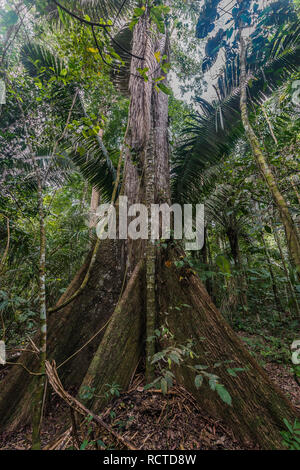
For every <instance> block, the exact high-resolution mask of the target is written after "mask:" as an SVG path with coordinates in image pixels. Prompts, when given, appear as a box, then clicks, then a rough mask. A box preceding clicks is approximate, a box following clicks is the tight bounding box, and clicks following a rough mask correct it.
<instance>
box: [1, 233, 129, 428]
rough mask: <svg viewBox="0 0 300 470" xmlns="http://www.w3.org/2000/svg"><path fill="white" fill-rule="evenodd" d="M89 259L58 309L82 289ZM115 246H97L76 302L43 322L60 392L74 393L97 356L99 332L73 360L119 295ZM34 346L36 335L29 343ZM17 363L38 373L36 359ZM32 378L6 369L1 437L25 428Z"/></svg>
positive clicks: (111, 243) (31, 356)
mask: <svg viewBox="0 0 300 470" xmlns="http://www.w3.org/2000/svg"><path fill="white" fill-rule="evenodd" d="M90 257H91V254H89V255H88V257H87V260H86V262H85V263H84V264H83V266H82V267H81V268H80V270H79V271H78V273H77V274H76V276H75V277H74V279H73V281H72V282H71V284H70V285H69V287H68V289H67V290H66V291H65V292H64V294H63V295H62V296H61V298H60V299H59V301H58V303H57V305H59V304H62V303H63V302H64V301H65V300H66V299H67V298H69V297H70V296H71V295H72V294H73V293H74V292H76V290H77V289H78V287H79V286H80V285H81V284H82V281H83V279H84V277H85V274H86V271H87V269H88V266H89V262H90ZM120 257H121V247H120V244H118V243H116V242H114V241H111V240H107V241H103V242H102V244H101V247H100V249H99V252H98V254H97V260H96V263H95V265H94V267H93V270H92V272H91V276H90V279H89V282H88V283H87V286H86V287H85V289H84V291H83V292H82V293H81V294H80V296H79V297H78V298H77V299H76V301H73V302H72V303H70V304H69V305H68V306H66V307H65V308H64V309H62V310H60V311H58V312H55V313H53V314H51V315H50V317H49V320H48V339H47V351H48V353H47V355H48V359H55V361H56V363H57V365H58V367H59V366H60V365H61V364H62V363H64V362H65V361H66V360H67V362H66V363H65V364H64V365H62V366H61V367H59V369H58V370H59V374H60V378H61V379H62V382H63V384H64V386H65V387H69V386H74V387H77V388H78V387H79V386H80V384H81V382H82V380H83V378H84V375H85V373H86V371H87V369H88V367H89V364H90V361H91V359H92V357H93V355H94V353H95V351H96V350H97V347H98V345H99V343H100V341H101V338H102V337H103V335H104V333H105V330H104V331H101V332H100V333H99V334H98V335H97V336H95V338H94V339H93V340H92V341H91V342H90V343H89V344H87V346H86V347H84V348H83V349H82V350H81V351H80V352H79V353H78V354H76V355H75V356H74V357H71V356H72V355H73V354H74V353H76V352H77V351H79V350H80V349H81V348H82V347H83V346H84V345H85V344H86V342H87V341H89V340H90V339H91V338H92V337H93V336H94V335H95V334H96V333H97V331H99V330H100V329H101V328H102V327H103V326H104V325H105V324H106V323H107V321H108V320H109V318H110V316H111V314H112V312H113V310H114V308H115V305H116V303H117V300H118V296H119V294H120V289H121V274H120V273H121V268H120V266H119V260H120ZM34 342H35V344H38V343H39V335H38V334H37V335H36V337H35V338H34ZM18 363H20V364H23V365H24V366H25V367H26V368H27V369H28V370H29V371H32V372H34V373H37V372H39V359H38V357H37V356H36V355H35V354H32V353H28V352H24V353H23V354H22V355H21V356H20V359H19V360H18ZM35 378H36V376H35V375H30V374H29V373H28V372H27V371H26V370H25V369H24V368H23V367H22V366H21V365H14V366H12V368H11V370H10V371H9V373H8V374H7V375H6V376H5V378H4V379H3V380H2V381H1V387H0V423H1V431H4V430H7V431H12V430H14V429H16V428H17V427H18V426H23V425H25V424H28V423H30V414H31V402H32V392H33V388H34V382H35Z"/></svg>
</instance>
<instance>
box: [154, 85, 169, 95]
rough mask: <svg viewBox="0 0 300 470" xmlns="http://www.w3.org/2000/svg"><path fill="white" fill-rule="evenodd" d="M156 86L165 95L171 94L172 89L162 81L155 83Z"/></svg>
mask: <svg viewBox="0 0 300 470" xmlns="http://www.w3.org/2000/svg"><path fill="white" fill-rule="evenodd" d="M157 88H159V89H160V90H161V91H163V92H164V93H165V94H166V95H172V90H171V89H170V88H168V87H167V86H166V85H164V84H163V83H157Z"/></svg>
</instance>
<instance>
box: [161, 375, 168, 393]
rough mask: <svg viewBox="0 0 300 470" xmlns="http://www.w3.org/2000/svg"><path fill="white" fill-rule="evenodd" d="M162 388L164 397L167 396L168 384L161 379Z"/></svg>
mask: <svg viewBox="0 0 300 470" xmlns="http://www.w3.org/2000/svg"><path fill="white" fill-rule="evenodd" d="M160 388H161V391H162V393H163V394H164V395H166V394H167V393H168V382H167V381H166V379H165V378H162V379H161V381H160Z"/></svg>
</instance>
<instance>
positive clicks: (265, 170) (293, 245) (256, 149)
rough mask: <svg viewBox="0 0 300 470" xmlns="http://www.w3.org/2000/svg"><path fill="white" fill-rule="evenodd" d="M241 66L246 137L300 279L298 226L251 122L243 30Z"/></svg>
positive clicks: (242, 108) (243, 119)
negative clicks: (275, 209) (272, 202)
mask: <svg viewBox="0 0 300 470" xmlns="http://www.w3.org/2000/svg"><path fill="white" fill-rule="evenodd" d="M240 49H241V50H240V66H241V99H240V107H241V116H242V122H243V126H244V129H245V134H246V137H247V139H248V141H249V144H250V146H251V149H252V153H253V156H254V158H255V161H256V163H257V166H258V168H259V169H260V171H261V174H262V176H263V178H264V180H265V181H266V184H267V186H268V188H269V190H270V193H271V194H272V197H273V199H274V202H275V204H276V207H277V208H278V211H279V214H280V218H281V221H282V223H283V226H284V228H285V233H286V238H287V246H288V249H289V252H290V256H291V260H292V262H293V263H294V265H295V267H296V269H297V275H298V278H299V280H300V240H299V235H298V232H297V228H296V226H295V224H294V221H293V219H292V217H291V214H290V212H289V208H288V205H287V202H286V200H285V199H284V197H283V195H282V194H281V192H280V190H279V187H278V185H277V182H276V179H275V176H274V174H273V172H272V170H271V168H270V166H269V165H268V163H267V160H266V158H265V156H264V154H263V151H262V150H261V147H260V143H259V140H258V138H257V136H256V134H255V132H254V130H253V128H252V126H251V124H250V120H249V115H248V108H247V79H246V77H247V74H246V45H245V40H244V38H243V35H242V32H240Z"/></svg>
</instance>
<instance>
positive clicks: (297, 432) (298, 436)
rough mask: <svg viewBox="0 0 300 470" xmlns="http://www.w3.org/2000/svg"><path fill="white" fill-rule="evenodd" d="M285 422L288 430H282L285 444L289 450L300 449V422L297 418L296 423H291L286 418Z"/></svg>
mask: <svg viewBox="0 0 300 470" xmlns="http://www.w3.org/2000/svg"><path fill="white" fill-rule="evenodd" d="M283 422H284V424H285V426H286V428H287V431H281V435H282V437H283V440H282V443H283V445H284V446H285V447H287V448H288V449H289V450H300V422H299V421H298V420H297V419H295V421H294V423H289V421H288V420H287V419H285V418H284V420H283Z"/></svg>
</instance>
